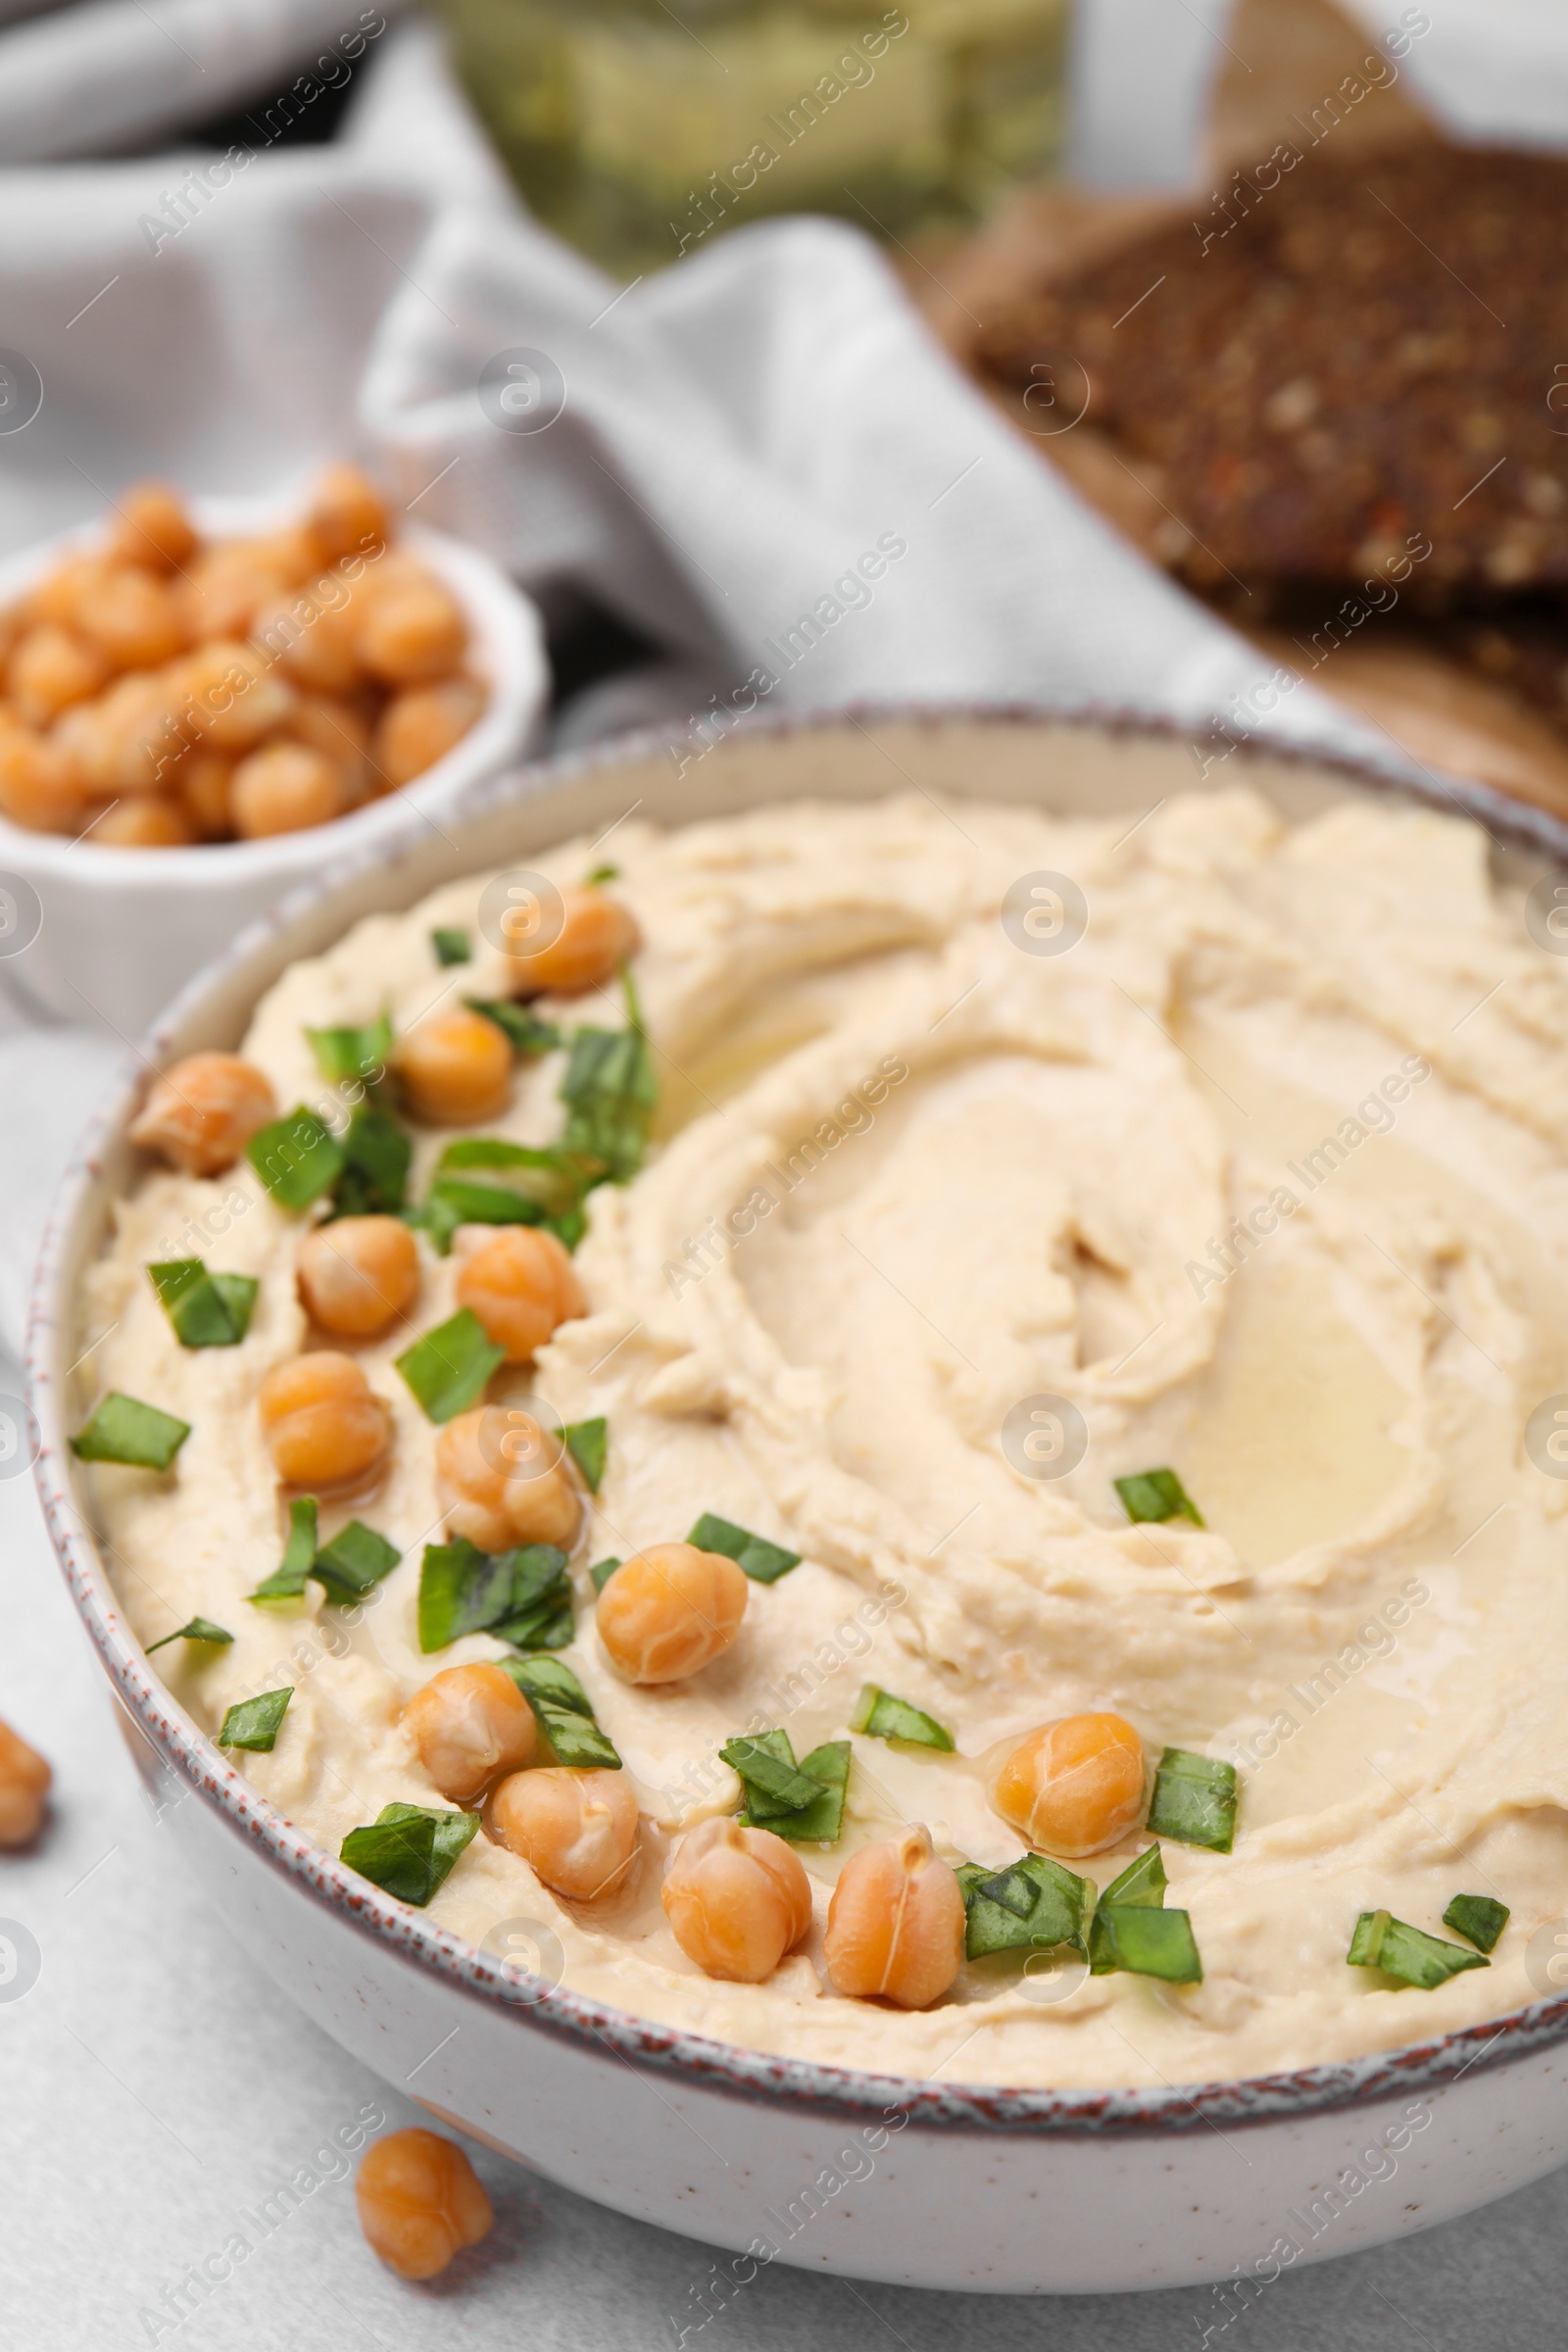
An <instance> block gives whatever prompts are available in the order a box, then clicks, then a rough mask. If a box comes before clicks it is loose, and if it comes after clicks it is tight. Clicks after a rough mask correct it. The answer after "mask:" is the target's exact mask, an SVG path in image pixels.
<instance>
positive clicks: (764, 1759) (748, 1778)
mask: <svg viewBox="0 0 1568 2352" xmlns="http://www.w3.org/2000/svg"><path fill="white" fill-rule="evenodd" d="M718 1752H719V1754H720V1755H721V1756H722V1757H723V1759H724V1761H725V1763H726V1764H730V1765H733V1767H734V1769H735V1770H736V1771H737V1772H738V1773H739V1774H740V1776H741V1779H742V1780H743V1781H744V1782H745V1783H746V1794H747V1800H748V1802H749V1803H750V1804H752V1805H753V1806H756V1805H759V1804H760V1805H761V1806H762V1807H763V1809H764V1810H765V1811H766V1812H768V1813H800V1812H802V1811H804V1809H805V1808H806V1806H808V1805H809V1804H810V1803H811V1802H812V1801H813V1800H814V1799H815V1798H816V1797H819V1796H820V1795H821V1794H822V1791H823V1789H824V1788H825V1786H826V1784H825V1783H824V1782H822V1781H818V1780H813V1779H812V1777H811V1775H810V1774H809V1772H802V1771H801V1769H800V1767H799V1766H798V1765H797V1763H796V1761H795V1751H794V1749H793V1747H791V1745H790V1740H789V1735H788V1734H787V1733H786V1732H782V1731H777V1732H764V1733H763V1734H762V1737H761V1738H760V1740H748V1739H737V1740H726V1741H725V1743H724V1745H723V1746H722V1747H721V1748H720V1749H719V1751H718Z"/></svg>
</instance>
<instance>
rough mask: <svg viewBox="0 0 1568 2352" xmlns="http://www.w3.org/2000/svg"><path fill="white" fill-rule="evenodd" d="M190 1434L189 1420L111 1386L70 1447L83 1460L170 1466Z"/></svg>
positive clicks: (145, 1466) (151, 1467) (143, 1466)
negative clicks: (124, 1395) (181, 1418)
mask: <svg viewBox="0 0 1568 2352" xmlns="http://www.w3.org/2000/svg"><path fill="white" fill-rule="evenodd" d="M189 1436H190V1423H189V1422H188V1421H176V1420H175V1418H174V1416H173V1414H172V1413H161V1412H160V1411H159V1409H158V1407H157V1405H156V1404H143V1403H142V1402H141V1401H140V1399H139V1398H137V1397H123V1396H122V1395H121V1393H120V1391H119V1390H118V1389H111V1390H110V1392H109V1395H108V1396H107V1397H105V1398H104V1400H103V1402H102V1403H101V1404H100V1405H99V1407H98V1409H97V1411H96V1412H95V1413H94V1414H93V1416H92V1418H91V1420H90V1421H88V1423H87V1424H86V1426H85V1428H83V1429H78V1430H77V1432H76V1434H75V1436H74V1437H73V1439H72V1441H71V1450H72V1452H73V1454H74V1455H75V1456H76V1459H77V1460H78V1461H82V1462H130V1463H133V1464H134V1465H135V1467H136V1468H137V1469H138V1470H167V1469H168V1468H169V1465H170V1463H171V1462H172V1460H173V1458H174V1456H175V1454H176V1453H177V1452H178V1451H179V1449H180V1447H181V1446H183V1445H184V1443H185V1440H186V1439H187V1438H188V1437H189Z"/></svg>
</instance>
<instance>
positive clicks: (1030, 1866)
mask: <svg viewBox="0 0 1568 2352" xmlns="http://www.w3.org/2000/svg"><path fill="white" fill-rule="evenodd" d="M957 1879H958V1885H959V1886H960V1887H962V1889H963V1904H964V1910H965V1912H966V1913H967V1915H968V1926H967V1928H966V1930H965V1933H964V1946H963V1949H964V1958H965V1959H966V1960H983V1959H984V1958H985V1957H986V1955H987V1954H988V1953H990V1952H1005V1951H1041V1950H1048V1949H1050V1948H1051V1947H1053V1946H1054V1945H1056V1944H1060V1943H1068V1944H1071V1945H1072V1946H1073V1948H1074V1950H1075V1951H1080V1952H1081V1951H1083V1950H1085V1948H1086V1946H1085V1921H1086V1920H1087V1919H1088V1917H1089V1913H1090V1911H1091V1910H1092V1909H1093V1907H1094V1900H1095V1889H1094V1886H1093V1883H1092V1882H1091V1881H1090V1880H1088V1879H1080V1878H1079V1877H1078V1876H1077V1874H1076V1873H1075V1872H1073V1871H1070V1870H1068V1869H1066V1868H1065V1866H1064V1865H1063V1864H1062V1863H1060V1862H1053V1861H1051V1860H1050V1859H1049V1858H1048V1857H1047V1856H1046V1855H1045V1854H1025V1855H1023V1856H1022V1858H1021V1859H1020V1860H1019V1861H1017V1862H1014V1863H1011V1864H1010V1865H1009V1866H1008V1868H1007V1869H1005V1870H998V1871H992V1870H987V1869H986V1868H985V1866H984V1864H983V1863H979V1862H964V1863H960V1865H959V1867H958V1872H957Z"/></svg>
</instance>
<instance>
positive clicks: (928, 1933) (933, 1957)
mask: <svg viewBox="0 0 1568 2352" xmlns="http://www.w3.org/2000/svg"><path fill="white" fill-rule="evenodd" d="M964 1927H965V1921H964V1910H963V1890H962V1888H961V1887H959V1885H958V1882H957V1879H956V1877H955V1876H954V1873H953V1872H952V1871H951V1870H950V1869H949V1868H948V1865H947V1864H946V1862H943V1861H940V1860H939V1859H938V1857H937V1855H936V1854H935V1853H933V1851H932V1849H931V1837H930V1833H929V1831H927V1830H925V1829H923V1828H922V1827H921V1826H920V1824H919V1823H918V1822H915V1823H913V1824H911V1826H910V1827H909V1828H908V1829H907V1830H903V1831H901V1832H900V1834H899V1836H898V1837H896V1838H885V1839H884V1840H883V1841H882V1843H881V1844H879V1845H862V1846H861V1847H860V1849H859V1851H858V1853H854V1854H852V1855H851V1856H850V1858H849V1860H848V1861H847V1862H846V1863H845V1865H844V1868H843V1870H842V1871H841V1872H840V1873H839V1883H838V1885H837V1886H836V1887H834V1889H833V1900H832V1902H831V1903H830V1904H829V1905H828V1914H827V1935H826V1936H825V1938H824V1941H823V1949H824V1952H825V1954H826V1958H827V1965H828V1973H829V1974H830V1976H831V1977H832V1979H833V1984H834V1987H835V1989H836V1990H837V1991H839V1992H843V1993H848V1994H849V1995H850V1996H851V1998H852V1999H855V2000H875V1999H880V2000H884V2001H893V2002H894V2003H896V2005H897V2006H898V2007H899V2008H900V2009H924V2008H925V2007H926V2006H927V2004H928V2003H929V2002H931V2001H935V2000H940V1998H941V1997H942V1995H943V1993H945V1992H946V1991H947V1990H948V1987H949V1986H950V1985H952V1983H953V1980H954V1978H955V1977H956V1975H957V1973H958V1969H959V1966H960V1965H961V1963H962V1960H963V1939H964Z"/></svg>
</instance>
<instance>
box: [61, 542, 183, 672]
mask: <svg viewBox="0 0 1568 2352" xmlns="http://www.w3.org/2000/svg"><path fill="white" fill-rule="evenodd" d="M76 625H77V627H78V628H79V629H80V630H81V631H82V633H83V635H84V636H86V637H87V638H89V639H90V640H91V642H92V644H93V645H95V646H96V647H97V649H98V651H99V653H100V654H102V656H103V658H104V660H105V661H106V662H108V663H109V665H110V667H111V668H113V669H156V668H158V667H159V665H160V664H161V663H163V662H172V660H173V658H174V656H175V655H176V654H177V653H180V652H182V651H183V649H184V648H185V647H186V646H187V645H188V644H189V643H190V631H189V629H188V627H187V626H186V622H185V618H184V614H183V613H182V612H181V610H180V606H179V603H178V600H177V599H176V598H175V596H174V594H173V592H172V589H171V588H170V587H169V585H168V583H167V581H164V580H160V579H156V578H155V577H154V576H153V574H152V573H151V572H150V571H142V570H140V569H138V568H137V566H136V565H134V564H117V565H115V566H114V567H113V568H111V569H110V570H108V571H106V572H105V573H104V576H103V578H102V579H101V580H100V581H99V582H98V583H97V585H96V587H94V588H93V589H91V590H90V591H89V592H87V593H86V594H84V595H83V596H82V598H81V601H80V605H79V608H78V613H77V622H76Z"/></svg>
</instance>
